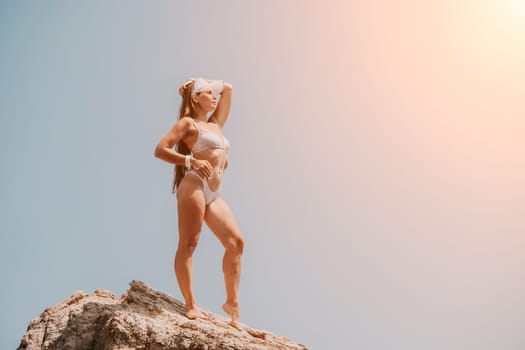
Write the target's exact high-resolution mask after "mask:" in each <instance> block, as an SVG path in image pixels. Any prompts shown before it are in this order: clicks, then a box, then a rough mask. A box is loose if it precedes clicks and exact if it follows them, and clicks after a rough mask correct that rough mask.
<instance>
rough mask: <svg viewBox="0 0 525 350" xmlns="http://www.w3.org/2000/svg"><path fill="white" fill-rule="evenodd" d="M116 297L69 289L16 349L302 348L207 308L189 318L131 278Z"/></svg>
mask: <svg viewBox="0 0 525 350" xmlns="http://www.w3.org/2000/svg"><path fill="white" fill-rule="evenodd" d="M130 286H131V288H129V289H128V290H127V291H126V292H124V293H123V294H122V296H121V297H120V298H116V297H115V295H114V294H113V293H111V292H109V291H107V290H103V289H97V290H96V291H95V292H93V293H92V294H86V293H84V292H83V291H77V292H74V293H73V295H71V296H70V297H69V298H68V299H66V300H64V301H62V302H61V303H60V304H58V305H55V306H50V307H48V308H46V309H45V310H44V312H43V313H42V314H41V315H40V316H39V317H37V318H35V319H34V320H32V321H31V322H30V323H29V326H28V328H27V332H26V334H25V335H24V336H23V337H22V340H21V342H20V346H19V347H18V349H19V350H21V349H27V350H32V349H62V350H68V349H75V350H81V349H100V350H110V349H111V350H116V349H150V350H157V349H159V350H160V349H173V350H175V349H176V350H178V349H193V350H196V349H202V350H214V349H221V350H223V349H224V350H230V349H231V350H233V349H246V350H248V349H250V350H251V349H254V350H262V349H294V350H303V349H307V348H306V346H304V345H302V344H298V343H296V342H294V341H292V340H290V339H288V338H284V337H281V336H277V335H274V334H272V333H270V332H268V331H264V330H256V329H253V328H250V327H248V326H246V325H244V324H241V326H242V327H243V328H244V330H243V331H238V330H237V329H235V328H233V327H232V326H230V325H228V322H229V318H226V317H223V316H220V315H216V314H214V313H211V312H209V314H210V315H209V316H210V317H209V319H208V320H202V319H195V320H190V319H188V318H187V317H186V316H184V313H185V310H186V309H185V307H184V303H182V302H180V301H179V300H177V299H175V298H174V297H172V296H170V295H167V294H164V293H161V292H159V291H156V290H154V289H153V288H150V287H148V286H147V285H145V284H144V283H143V282H140V281H131V282H130Z"/></svg>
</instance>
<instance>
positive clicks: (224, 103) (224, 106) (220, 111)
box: [210, 83, 233, 129]
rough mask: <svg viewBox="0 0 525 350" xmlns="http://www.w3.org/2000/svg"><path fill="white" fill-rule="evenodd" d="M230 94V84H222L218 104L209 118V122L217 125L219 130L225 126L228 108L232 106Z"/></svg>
mask: <svg viewBox="0 0 525 350" xmlns="http://www.w3.org/2000/svg"><path fill="white" fill-rule="evenodd" d="M232 92H233V86H232V85H231V84H228V83H224V89H223V90H222V92H221V98H220V100H219V104H218V105H217V108H215V111H213V113H212V115H211V116H210V121H213V122H216V123H217V124H219V126H220V127H221V129H222V128H223V127H224V124H226V120H227V119H228V116H229V114H230V108H231V104H232ZM212 119H213V120H212Z"/></svg>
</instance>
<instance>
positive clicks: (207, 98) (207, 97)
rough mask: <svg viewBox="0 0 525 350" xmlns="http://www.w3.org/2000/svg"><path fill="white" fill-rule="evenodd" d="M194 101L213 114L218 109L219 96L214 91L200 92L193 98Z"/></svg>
mask: <svg viewBox="0 0 525 350" xmlns="http://www.w3.org/2000/svg"><path fill="white" fill-rule="evenodd" d="M193 101H194V102H195V103H196V104H197V105H198V106H199V108H200V109H202V110H204V111H206V112H211V111H213V110H214V109H215V107H217V96H216V95H215V92H214V91H213V90H212V89H209V90H203V91H200V92H199V93H197V94H196V96H193Z"/></svg>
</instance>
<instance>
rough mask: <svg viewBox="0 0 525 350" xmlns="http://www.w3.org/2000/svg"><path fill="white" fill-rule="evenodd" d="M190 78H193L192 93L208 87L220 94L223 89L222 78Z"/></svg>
mask: <svg viewBox="0 0 525 350" xmlns="http://www.w3.org/2000/svg"><path fill="white" fill-rule="evenodd" d="M190 79H191V80H194V83H193V91H192V92H193V93H194V94H196V93H197V92H201V91H204V90H208V89H212V90H213V91H214V92H215V93H216V94H220V93H221V92H222V90H223V89H224V82H223V81H222V80H210V82H208V80H205V79H203V78H197V79H194V78H190Z"/></svg>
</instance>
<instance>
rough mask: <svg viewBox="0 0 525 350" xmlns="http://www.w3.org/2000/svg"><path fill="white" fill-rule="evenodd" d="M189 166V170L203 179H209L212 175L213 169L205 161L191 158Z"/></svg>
mask: <svg viewBox="0 0 525 350" xmlns="http://www.w3.org/2000/svg"><path fill="white" fill-rule="evenodd" d="M190 164H191V168H192V169H195V170H196V171H197V172H198V173H199V174H201V175H202V176H203V177H204V178H206V179H209V178H210V177H211V174H212V173H213V167H212V166H211V164H210V162H208V161H207V160H205V159H197V158H193V157H191V159H190Z"/></svg>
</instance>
